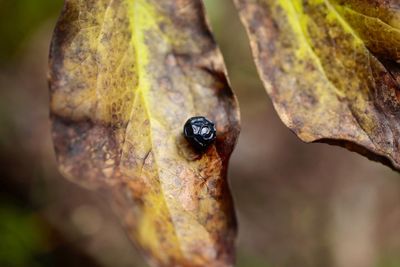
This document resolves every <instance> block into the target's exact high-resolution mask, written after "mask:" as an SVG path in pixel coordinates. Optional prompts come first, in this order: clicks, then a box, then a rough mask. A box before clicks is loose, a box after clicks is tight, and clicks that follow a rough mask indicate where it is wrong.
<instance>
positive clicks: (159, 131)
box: [50, 0, 239, 266]
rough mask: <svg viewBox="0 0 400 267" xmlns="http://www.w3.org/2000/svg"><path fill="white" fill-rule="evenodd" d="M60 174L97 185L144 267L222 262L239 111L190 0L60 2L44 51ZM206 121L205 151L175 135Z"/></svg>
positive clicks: (229, 254) (229, 252)
mask: <svg viewBox="0 0 400 267" xmlns="http://www.w3.org/2000/svg"><path fill="white" fill-rule="evenodd" d="M50 70H51V71H50V90H51V118H52V123H53V139H54V145H55V149H56V154H57V159H58V162H59V167H60V170H61V172H62V173H63V175H65V176H66V177H68V178H69V179H70V180H72V181H74V182H77V183H79V184H81V185H83V186H87V187H90V188H96V189H97V190H99V192H102V193H103V194H104V195H106V196H108V197H109V199H110V201H111V203H112V204H113V206H115V207H116V209H117V211H118V214H119V217H120V219H121V221H122V222H123V224H124V225H125V227H126V229H127V232H128V234H129V237H130V238H131V239H132V240H134V241H135V243H136V244H137V245H138V246H139V247H140V249H141V250H142V251H143V252H144V253H145V254H146V256H147V258H148V259H149V262H150V263H152V264H153V265H155V266H231V265H232V262H233V256H234V255H233V251H234V240H235V236H236V224H235V218H234V211H233V207H232V200H231V196H230V192H229V188H228V184H227V180H226V173H227V165H228V160H229V157H230V154H231V152H232V150H233V147H234V145H235V143H236V139H237V136H238V134H239V111H238V107H237V103H236V99H235V97H234V95H233V93H232V91H231V89H230V87H229V84H228V81H227V79H226V76H225V67H224V65H223V60H222V57H221V54H220V52H219V50H218V48H217V46H216V44H215V42H214V40H213V38H212V36H211V33H210V31H209V29H208V26H207V24H206V22H205V19H204V14H203V6H202V3H201V1H199V0H178V1H157V0H149V1H144V0H115V1H111V0H87V1H80V0H66V1H65V6H64V9H63V12H62V15H61V18H60V20H59V22H58V24H57V27H56V30H55V33H54V37H53V41H52V47H51V53H50ZM196 115H202V116H206V117H208V118H209V119H211V120H213V121H214V122H215V123H216V125H217V141H216V143H215V145H212V146H211V147H210V148H209V149H208V150H207V151H206V152H205V153H204V154H201V153H198V152H196V151H194V150H193V149H192V148H191V147H190V145H189V144H188V143H187V141H186V140H185V139H184V138H183V136H182V128H183V125H184V123H185V121H186V120H187V119H188V118H189V117H192V116H196Z"/></svg>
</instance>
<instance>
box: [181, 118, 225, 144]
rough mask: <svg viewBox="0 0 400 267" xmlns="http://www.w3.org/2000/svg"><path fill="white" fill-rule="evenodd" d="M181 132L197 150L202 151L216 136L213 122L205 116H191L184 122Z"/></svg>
mask: <svg viewBox="0 0 400 267" xmlns="http://www.w3.org/2000/svg"><path fill="white" fill-rule="evenodd" d="M183 134H184V136H185V138H186V140H188V141H189V143H190V144H191V145H192V146H193V147H194V148H195V149H196V150H198V151H204V150H205V149H206V148H207V147H209V146H210V145H211V144H212V143H213V142H214V141H215V139H216V137H217V130H216V129H215V124H214V123H213V122H212V121H210V120H208V119H207V118H205V117H202V116H199V117H192V118H190V119H189V120H187V122H186V123H185V126H184V127H183Z"/></svg>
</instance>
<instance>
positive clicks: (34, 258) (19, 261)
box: [0, 201, 47, 267]
mask: <svg viewBox="0 0 400 267" xmlns="http://www.w3.org/2000/svg"><path fill="white" fill-rule="evenodd" d="M2 202H3V201H2ZM0 237H1V242H0V266H2V267H25V266H30V267H36V266H41V264H40V263H39V258H40V255H43V254H44V253H45V252H46V250H47V241H46V237H47V234H46V231H45V230H44V228H43V227H42V225H41V222H40V220H39V219H38V218H37V217H36V216H35V215H34V214H33V213H31V212H30V211H28V210H25V209H22V208H20V207H18V206H13V205H4V204H2V205H0Z"/></svg>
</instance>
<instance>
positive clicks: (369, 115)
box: [235, 0, 400, 170]
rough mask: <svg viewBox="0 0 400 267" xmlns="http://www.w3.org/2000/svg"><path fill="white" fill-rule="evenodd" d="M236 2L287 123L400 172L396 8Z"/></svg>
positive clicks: (353, 0)
mask: <svg viewBox="0 0 400 267" xmlns="http://www.w3.org/2000/svg"><path fill="white" fill-rule="evenodd" d="M235 1H236V4H237V7H238V9H239V11H240V15H241V18H242V21H243V22H244V24H245V26H246V28H247V31H248V34H249V36H250V40H251V46H252V50H253V53H254V57H255V60H256V63H257V66H258V70H259V73H260V75H261V77H262V80H263V82H264V85H265V87H266V89H267V92H268V94H269V95H270V97H271V98H272V101H273V103H274V106H275V108H276V110H277V112H278V114H279V116H280V117H281V119H282V121H283V122H284V123H285V124H286V125H287V126H288V127H289V128H290V129H291V130H293V131H294V132H295V133H296V134H297V135H298V136H299V137H300V138H301V139H302V140H303V141H305V142H317V141H321V142H328V143H332V144H337V145H342V146H346V147H347V148H349V149H351V150H355V151H357V152H359V153H362V154H364V155H366V156H368V157H370V158H372V159H375V160H379V161H381V162H383V163H385V164H387V165H389V166H391V167H394V168H396V169H397V170H399V169H400V143H399V138H400V125H399V123H400V105H399V100H400V93H399V89H400V86H399V82H400V71H399V70H400V65H399V60H400V6H399V4H398V2H397V1H395V0H385V1H384V0H373V1H364V0H349V1H344V0H289V1H288V0H260V1H255V0H235Z"/></svg>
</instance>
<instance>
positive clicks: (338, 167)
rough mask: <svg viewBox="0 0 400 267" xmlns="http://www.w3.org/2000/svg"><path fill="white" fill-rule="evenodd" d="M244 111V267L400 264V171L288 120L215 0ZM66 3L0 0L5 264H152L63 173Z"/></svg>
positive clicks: (240, 192) (228, 6)
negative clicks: (56, 50)
mask: <svg viewBox="0 0 400 267" xmlns="http://www.w3.org/2000/svg"><path fill="white" fill-rule="evenodd" d="M205 4H206V7H207V11H208V16H209V19H210V22H211V24H212V27H213V29H214V31H215V35H216V38H217V40H218V42H219V44H220V46H221V49H222V52H223V54H224V57H225V59H226V63H227V66H228V70H229V75H230V78H231V81H232V86H233V88H234V90H235V92H236V94H237V95H238V98H239V101H240V105H241V111H242V123H243V127H242V134H241V137H240V140H239V144H238V147H237V149H236V151H235V153H234V156H233V158H232V161H231V166H230V181H231V186H232V191H233V194H234V198H235V202H236V206H237V214H238V218H239V226H240V232H239V233H240V234H239V241H238V266H239V267H400V177H399V175H398V174H396V173H394V172H393V171H391V170H390V169H388V168H386V167H384V166H382V165H380V164H378V163H373V162H370V161H368V160H367V159H365V158H363V157H361V156H359V155H357V154H354V153H351V152H348V151H346V150H344V149H342V148H337V147H332V146H328V145H324V144H309V145H307V144H303V143H302V142H301V141H299V140H298V139H297V138H296V137H295V136H294V135H293V134H292V133H291V132H290V131H289V130H288V129H286V128H285V127H284V126H283V124H282V123H281V122H280V121H279V118H278V117H277V115H276V113H275V112H274V110H273V108H272V105H271V102H270V100H269V99H268V97H267V95H266V93H265V91H264V89H263V87H262V85H261V83H260V80H259V78H258V75H257V73H256V70H255V67H254V64H253V62H252V60H251V55H250V50H249V46H248V41H247V37H246V36H245V33H244V30H243V27H242V26H241V24H240V22H239V19H238V16H237V14H236V12H235V10H234V8H233V5H232V3H231V0H218V1H216V0H206V1H205ZM61 6H62V0H35V1H33V0H14V1H12V0H0V40H1V41H0V162H1V164H0V267H27V266H29V267H48V266H58V267H59V266H61V267H63V266H68V267H71V266H74V267H92V266H99V267H128V266H129V267H133V266H135V267H142V266H143V267H145V266H146V264H145V263H144V262H143V261H142V259H141V257H140V255H138V254H137V253H136V252H135V250H134V249H133V248H132V246H131V244H130V242H129V241H128V239H127V238H126V236H125V235H124V232H123V231H122V229H121V228H120V226H119V224H118V222H117V220H116V219H115V217H114V215H113V213H112V212H111V211H110V209H109V208H108V205H107V203H105V201H104V200H103V199H102V198H101V197H99V196H97V195H94V194H93V193H91V192H88V191H85V190H83V189H81V188H79V187H77V186H75V185H74V184H71V183H69V182H67V181H66V180H64V179H63V178H62V177H60V175H59V174H58V172H57V169H56V166H55V160H54V153H53V150H52V144H51V140H50V132H49V126H50V125H49V118H48V117H49V116H48V89H47V79H46V78H47V55H48V50H49V43H50V38H51V34H52V30H53V27H54V25H55V20H56V17H57V15H58V13H59V11H60V10H61Z"/></svg>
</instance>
